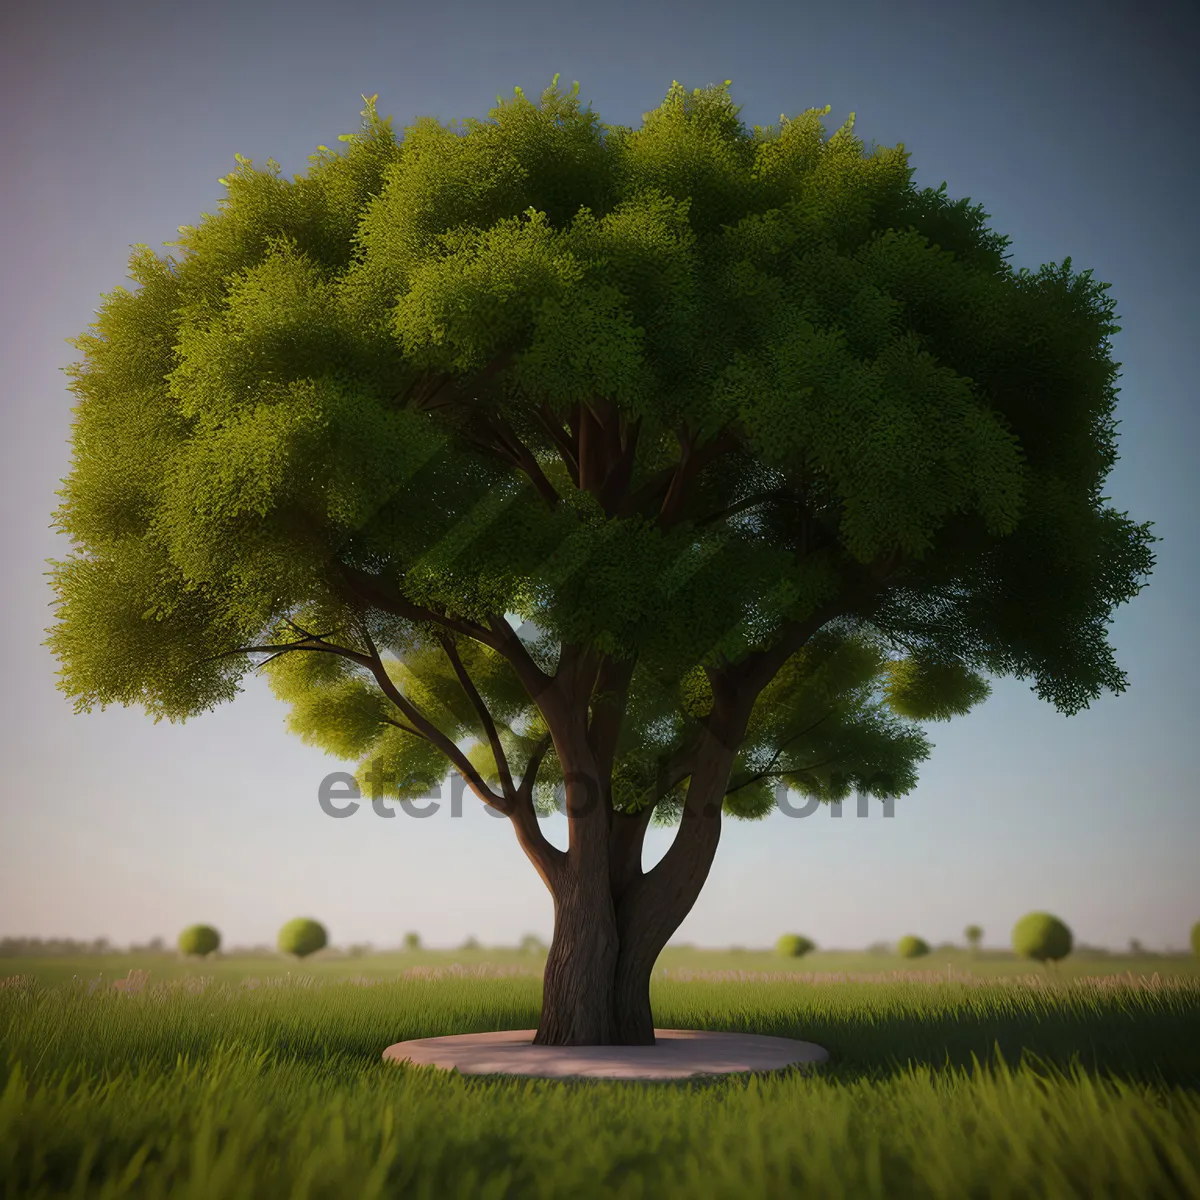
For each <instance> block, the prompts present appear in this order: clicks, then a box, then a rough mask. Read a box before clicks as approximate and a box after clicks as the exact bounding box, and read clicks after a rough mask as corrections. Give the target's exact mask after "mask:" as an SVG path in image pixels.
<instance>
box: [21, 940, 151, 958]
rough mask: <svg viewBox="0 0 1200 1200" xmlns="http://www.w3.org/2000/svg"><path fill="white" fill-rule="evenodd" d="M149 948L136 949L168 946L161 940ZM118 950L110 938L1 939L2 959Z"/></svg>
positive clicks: (113, 951)
mask: <svg viewBox="0 0 1200 1200" xmlns="http://www.w3.org/2000/svg"><path fill="white" fill-rule="evenodd" d="M156 941H157V945H155V944H154V943H153V942H152V943H151V944H150V945H149V946H145V947H143V946H138V947H136V949H138V950H142V949H146V950H150V949H158V950H165V949H166V944H165V943H164V942H163V940H162V939H161V938H158V939H156ZM116 953H118V949H117V947H116V946H114V945H113V944H112V942H110V941H109V940H108V938H96V939H95V940H94V941H90V942H79V941H76V940H75V939H74V938H15V937H6V938H0V957H3V958H33V957H35V956H38V955H47V956H49V955H59V954H116Z"/></svg>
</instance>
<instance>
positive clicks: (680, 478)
mask: <svg viewBox="0 0 1200 1200" xmlns="http://www.w3.org/2000/svg"><path fill="white" fill-rule="evenodd" d="M556 84H557V77H555V84H552V85H551V87H550V89H548V90H547V91H546V93H545V94H544V95H543V96H542V99H541V103H540V104H537V105H535V104H533V103H531V102H529V101H527V100H526V99H525V98H524V96H522V95H521V93H520V90H519V89H517V93H516V96H515V98H514V99H513V100H512V101H510V102H507V103H505V102H503V101H501V100H500V99H499V98H498V101H497V102H498V107H497V108H495V109H493V110H492V112H491V113H490V117H491V120H490V121H487V122H479V121H469V122H467V127H466V128H465V129H464V130H458V129H456V128H453V127H451V128H446V127H444V126H442V125H440V124H439V123H437V122H436V121H433V120H431V119H422V120H419V121H417V122H416V124H414V125H412V126H411V127H409V128H408V129H407V130H406V131H405V134H404V137H403V138H402V139H401V141H400V142H399V143H398V142H397V140H396V138H395V136H394V134H393V132H392V130H391V127H390V118H388V119H387V120H382V119H380V118H379V117H378V116H377V114H376V112H375V108H374V103H373V100H371V101H368V102H367V108H366V109H365V110H364V114H363V115H364V118H365V120H364V124H363V127H362V128H361V129H360V131H359V132H358V133H357V134H355V135H346V136H345V137H344V138H343V140H345V141H348V142H349V146H348V148H347V150H346V152H345V153H344V154H338V153H333V152H330V151H329V150H328V148H326V147H320V151H321V153H320V154H318V155H316V156H314V158H313V160H312V167H311V170H310V171H309V173H308V175H307V177H297V178H296V179H295V180H294V181H293V182H290V183H289V182H288V181H286V180H284V179H282V178H280V177H279V167H278V164H276V163H274V162H273V161H271V160H269V161H268V170H267V171H265V172H264V171H256V170H254V169H253V168H252V166H251V164H250V163H249V162H248V161H247V160H244V159H241V157H240V156H239V167H238V169H237V170H235V171H234V172H233V173H232V174H231V175H230V176H229V178H228V179H226V180H222V183H223V184H225V186H226V187H227V189H228V192H229V194H228V197H227V198H225V199H223V200H222V201H221V205H222V211H221V212H220V213H219V214H218V215H216V216H212V215H209V214H205V219H204V221H203V222H202V224H200V225H199V226H196V227H189V226H184V227H181V230H180V232H181V234H182V235H183V236H182V239H181V241H179V242H176V243H169V244H170V245H177V246H180V247H182V248H183V253H182V255H181V258H180V260H179V261H175V260H174V259H171V258H168V259H166V260H160V259H159V258H158V257H157V256H156V255H155V254H154V253H153V252H152V251H151V250H150V248H149V247H147V246H140V245H139V246H138V247H136V248H135V252H134V254H133V256H132V258H131V275H132V277H133V278H134V279H135V280H136V281H137V282H138V283H140V285H141V287H140V289H139V290H138V291H137V292H136V293H130V292H128V291H127V290H125V289H123V288H118V289H116V290H115V291H114V292H113V293H112V294H110V295H108V296H107V297H106V298H105V302H104V305H103V307H102V308H101V310H99V319H98V321H97V322H96V323H95V328H96V329H97V330H98V332H97V335H96V336H84V337H81V338H78V339H74V340H73V344H74V345H76V346H77V347H79V348H80V349H81V350H82V351H83V352H84V353H85V354H86V358H87V362H86V363H85V364H74V365H73V366H72V367H71V368H68V370H69V371H71V372H72V374H73V376H74V382H73V383H72V384H71V388H72V390H73V391H74V392H75V393H76V395H77V396H78V397H79V404H78V407H77V409H76V419H75V427H74V450H75V460H74V465H73V469H72V472H71V475H70V477H69V478H68V479H67V481H66V483H65V490H64V492H63V504H62V507H61V509H60V510H59V515H58V521H59V524H60V527H61V529H63V530H64V531H65V532H66V533H67V534H69V535H70V537H71V539H72V541H73V545H74V549H73V552H72V554H71V555H70V557H68V558H67V559H66V560H65V561H63V562H60V563H56V564H55V565H54V583H55V587H56V589H57V593H58V596H59V601H60V603H59V607H58V613H57V623H56V624H55V626H54V627H53V629H52V630H51V631H50V639H51V645H52V646H53V648H54V650H55V652H56V654H57V655H58V657H59V659H60V661H61V663H62V665H63V671H62V686H63V688H64V689H65V691H66V692H67V693H68V694H69V695H71V696H73V697H74V698H75V700H76V705H77V709H80V710H86V709H88V708H90V707H91V706H93V705H95V704H100V705H104V704H108V703H120V704H126V705H130V704H136V705H141V706H143V707H144V708H145V709H146V710H147V711H148V712H149V713H150V714H152V715H153V716H154V717H155V718H156V719H157V718H162V717H166V718H168V719H170V720H181V719H184V718H186V717H189V716H191V715H193V714H196V713H199V712H201V711H203V710H206V709H209V708H211V707H212V706H214V705H216V704H217V703H219V702H221V701H224V700H228V699H231V698H232V697H233V696H234V695H235V694H236V693H237V692H238V690H239V681H240V680H241V679H242V678H243V676H244V674H245V672H246V671H247V670H248V669H253V668H255V667H265V670H266V671H267V672H268V673H269V676H270V682H271V685H272V687H273V688H274V689H275V691H276V693H277V694H278V695H279V696H280V697H281V698H282V699H283V700H285V701H286V702H287V703H289V704H290V705H291V718H290V719H291V723H292V726H293V728H294V729H295V730H296V731H297V732H298V733H299V734H300V735H301V736H303V737H304V738H306V739H308V740H309V741H312V742H315V743H317V744H319V745H321V746H323V747H324V748H326V749H327V750H328V751H330V752H331V753H332V754H334V755H337V756H340V757H342V758H345V759H351V760H354V761H356V762H358V764H359V772H360V775H359V777H360V779H363V780H365V781H368V782H369V783H370V784H371V785H372V786H375V787H377V788H378V789H379V790H381V791H383V792H385V793H387V794H391V795H394V796H400V797H416V796H420V795H422V794H426V793H427V790H428V789H429V788H430V787H431V786H432V785H434V784H435V783H436V782H438V781H439V780H441V779H442V778H443V777H444V775H445V772H446V767H447V761H448V762H449V764H450V765H451V767H452V768H453V769H456V770H457V771H459V772H461V774H462V775H463V777H464V778H465V780H466V781H467V784H468V785H469V786H470V788H471V790H472V791H473V792H474V793H475V794H476V795H477V796H478V797H479V798H480V799H481V800H483V801H485V802H486V803H488V804H489V805H491V806H492V807H493V808H494V809H497V810H499V811H500V812H502V813H504V814H506V815H507V817H508V819H509V820H510V822H511V824H512V828H513V830H514V832H515V835H516V839H517V841H518V843H519V844H520V846H521V848H522V849H523V850H524V852H525V854H526V855H527V856H528V858H529V859H530V861H531V862H532V864H533V866H534V868H535V869H536V870H537V871H538V873H539V874H540V876H541V878H542V879H543V880H544V882H545V884H546V886H547V887H548V888H549V890H550V892H551V894H552V896H553V899H554V911H555V932H554V939H553V943H552V945H551V948H550V951H549V955H548V959H547V965H546V975H545V991H544V1002H543V1012H542V1017H541V1024H540V1028H539V1031H538V1040H539V1042H541V1043H548V1044H587V1043H610V1042H617V1043H633V1044H643V1043H649V1042H652V1041H653V1020H652V1016H651V1010H650V1002H649V979H650V973H651V969H652V966H653V963H654V961H655V959H656V957H657V955H658V954H659V952H660V951H661V949H662V947H663V946H664V945H665V943H666V942H667V940H668V938H669V937H670V936H671V934H672V933H673V932H674V930H675V929H676V928H678V926H679V924H680V922H681V921H682V920H683V919H684V917H685V916H686V914H687V913H688V911H689V910H690V909H691V907H692V905H693V904H694V902H695V900H696V898H697V896H698V894H699V892H700V890H701V887H702V886H703V884H704V881H705V878H706V876H707V874H708V871H709V867H710V864H711V863H712V861H713V855H714V853H715V851H716V848H717V843H718V839H719V836H720V831H721V827H722V818H723V816H724V815H726V814H728V815H732V816H737V817H749V818H753V817H761V816H763V815H765V814H766V813H767V812H768V811H769V810H770V809H771V806H772V795H773V789H774V788H776V787H777V786H779V785H781V784H785V785H788V786H790V787H793V788H797V789H799V790H801V791H802V792H805V793H807V794H809V795H810V796H816V797H818V798H821V799H826V800H829V799H835V798H837V799H840V798H842V797H844V796H846V795H848V794H849V793H850V791H851V790H858V791H859V792H866V793H870V794H875V795H880V796H896V795H901V794H904V793H906V792H908V791H910V790H911V789H912V787H913V786H914V785H915V782H916V765H917V763H918V762H919V761H920V760H921V759H923V758H924V757H926V756H927V754H928V752H929V746H928V743H927V742H926V741H925V739H924V737H923V734H922V733H921V730H920V728H919V726H918V725H916V724H914V722H917V721H923V720H929V719H945V718H948V717H950V716H951V715H953V714H955V713H961V712H965V711H967V709H968V708H970V706H971V705H972V704H974V703H977V702H978V701H979V700H981V699H982V698H983V697H984V696H986V694H987V692H988V686H987V684H986V683H985V681H984V676H983V673H992V674H996V675H1013V676H1017V677H1022V678H1030V677H1032V678H1033V679H1034V680H1035V686H1036V690H1037V692H1038V694H1039V695H1040V696H1041V697H1043V698H1044V699H1046V700H1049V701H1050V702H1052V703H1053V704H1054V705H1055V706H1056V707H1057V708H1058V709H1059V710H1060V711H1062V712H1064V713H1074V712H1076V711H1078V710H1079V709H1081V708H1086V707H1087V704H1088V701H1089V700H1090V699H1092V698H1094V697H1097V696H1098V695H1100V693H1101V692H1102V691H1103V690H1104V689H1106V688H1107V689H1109V690H1112V691H1118V692H1119V691H1122V690H1123V689H1124V685H1125V678H1124V675H1123V674H1122V672H1121V671H1120V670H1119V669H1118V667H1117V666H1116V664H1115V662H1114V659H1113V655H1112V651H1111V649H1110V647H1109V645H1108V644H1107V641H1106V636H1105V625H1106V623H1107V622H1108V620H1109V619H1110V616H1111V611H1112V609H1113V607H1114V606H1116V605H1118V604H1120V603H1122V602H1124V601H1126V600H1127V599H1128V598H1129V597H1131V596H1133V595H1134V594H1136V592H1137V591H1138V590H1139V587H1140V586H1141V585H1140V583H1139V580H1140V577H1142V576H1144V575H1145V574H1147V573H1148V572H1149V570H1150V569H1151V567H1152V565H1153V555H1152V553H1151V552H1150V549H1149V547H1150V544H1151V543H1152V542H1154V541H1155V540H1156V539H1155V538H1154V537H1153V536H1152V535H1151V534H1150V532H1149V525H1148V524H1146V525H1136V524H1134V523H1132V522H1131V521H1130V520H1129V519H1127V516H1126V514H1124V513H1119V512H1116V511H1114V510H1113V509H1112V508H1111V507H1105V505H1104V501H1105V499H1106V497H1104V496H1102V495H1101V494H1100V492H1101V488H1102V486H1103V481H1104V479H1105V476H1106V474H1107V472H1108V471H1109V469H1110V468H1111V466H1112V464H1113V463H1114V462H1115V460H1116V454H1115V450H1114V426H1115V422H1114V420H1113V416H1112V413H1113V407H1114V403H1115V388H1114V380H1115V378H1116V368H1115V364H1114V363H1113V362H1112V361H1111V359H1110V357H1109V342H1108V337H1109V335H1110V334H1111V333H1112V332H1113V331H1114V330H1115V329H1116V328H1117V326H1115V325H1114V324H1113V323H1112V319H1111V318H1112V302H1111V301H1110V300H1108V299H1106V298H1105V296H1104V294H1103V293H1104V290H1105V287H1106V286H1107V285H1104V284H1098V283H1093V282H1092V281H1091V280H1090V276H1089V273H1087V272H1085V273H1084V274H1082V275H1076V274H1072V273H1071V271H1070V260H1067V261H1066V262H1064V264H1063V265H1062V266H1061V267H1054V266H1051V267H1043V268H1042V269H1041V270H1040V271H1038V272H1037V273H1033V274H1031V273H1030V272H1028V271H1026V270H1022V271H1020V272H1019V273H1017V272H1014V271H1013V270H1011V269H1010V267H1009V266H1008V265H1007V263H1006V261H1005V260H1006V256H1005V255H1004V253H1003V250H1004V247H1005V246H1006V245H1007V239H1006V238H1003V237H1000V236H998V235H996V234H995V233H993V232H991V231H989V230H988V229H987V228H986V226H985V223H984V222H985V220H986V217H987V214H986V213H984V212H982V211H981V209H980V208H978V207H974V208H973V207H970V206H969V205H968V204H967V202H966V201H960V202H953V203H952V202H951V201H949V200H948V199H947V198H946V195H945V185H943V187H942V188H940V189H938V190H929V189H926V190H918V189H917V188H916V187H915V186H914V185H913V184H912V182H911V174H912V173H911V171H910V169H909V167H908V164H907V158H906V155H905V152H904V149H903V147H902V146H898V147H896V148H894V149H887V148H878V149H873V150H872V151H871V152H869V153H867V152H864V150H863V147H862V144H861V142H859V141H858V140H856V139H855V138H854V137H853V136H852V133H851V126H850V125H849V124H848V125H847V126H846V127H844V128H842V129H840V130H839V131H838V132H837V133H835V134H834V135H833V136H831V137H826V133H825V130H824V129H823V127H822V124H821V120H820V118H821V117H822V116H823V115H824V114H823V113H822V112H821V111H819V110H810V111H808V112H806V113H804V114H803V115H802V116H801V117H799V118H797V119H795V120H787V119H781V124H780V126H779V127H778V128H776V127H771V128H768V129H760V128H757V127H756V128H755V129H754V130H753V131H747V130H746V129H745V127H744V126H743V125H742V124H741V123H740V121H739V119H738V111H739V110H738V109H737V108H736V107H734V106H733V104H732V103H731V100H730V97H729V95H728V93H727V90H726V88H727V84H726V85H725V86H722V87H716V88H709V89H706V90H696V91H694V92H692V93H690V94H689V93H687V92H686V91H685V90H684V89H683V88H681V87H680V86H679V85H678V84H673V85H672V87H671V89H670V91H669V93H668V94H667V97H666V100H665V102H664V103H663V105H662V106H661V107H660V108H658V109H657V110H656V111H654V112H651V113H647V114H646V115H645V117H644V120H643V124H642V127H641V128H640V129H636V130H633V129H628V128H620V127H607V126H604V125H601V124H599V123H598V122H597V120H596V118H595V116H594V115H593V114H592V113H591V111H590V110H580V108H579V105H578V103H577V92H578V88H577V87H576V88H575V89H573V90H572V91H571V92H570V93H569V94H562V93H560V92H559V91H558V90H557V88H556V86H555V85H556ZM825 111H826V112H827V111H828V110H825ZM1019 168H1020V164H1019V163H1016V164H1014V169H1019ZM518 618H519V619H523V620H524V621H527V622H529V624H528V625H527V626H522V627H521V631H518V629H517V628H515V627H514V626H515V625H519V624H520V620H518ZM530 629H532V630H534V633H533V634H530V633H529V632H528V630H530ZM464 746H465V747H466V748H465V749H464V748H463V747H464ZM555 785H559V786H560V787H561V788H562V795H563V797H564V803H565V810H566V813H567V825H568V838H569V844H568V848H567V849H566V850H562V849H559V848H557V847H556V846H554V845H552V844H551V843H550V842H549V841H548V840H547V839H546V837H545V836H544V835H543V833H542V830H541V827H540V825H539V821H538V816H539V814H540V813H542V812H544V811H546V809H547V807H548V806H549V805H550V804H551V803H553V798H552V790H553V788H554V787H555ZM652 820H659V821H667V822H671V823H674V824H675V825H676V827H677V832H676V834H675V836H674V839H673V842H672V844H671V847H670V849H669V850H668V851H667V853H666V855H665V856H664V857H663V858H662V860H661V861H660V862H659V863H658V864H657V865H656V866H655V867H654V868H653V869H651V870H648V871H647V870H644V869H643V865H642V848H643V839H644V835H645V832H646V829H647V826H648V825H649V823H650V822H651V821H652Z"/></svg>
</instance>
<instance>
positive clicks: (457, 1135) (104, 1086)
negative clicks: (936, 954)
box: [0, 955, 1200, 1200]
mask: <svg viewBox="0 0 1200 1200" xmlns="http://www.w3.org/2000/svg"><path fill="white" fill-rule="evenodd" d="M456 957H459V958H460V959H461V958H462V955H457V956H456ZM493 957H494V955H493ZM10 961H11V960H10ZM232 961H234V960H224V962H221V963H215V964H211V968H212V969H210V967H209V965H207V964H206V966H205V968H204V969H205V973H206V974H208V975H210V976H215V975H216V974H217V971H216V970H215V968H216V967H222V968H224V967H225V966H226V965H227V964H229V963H230V962H232ZM327 961H328V960H327ZM361 961H362V962H364V963H365V962H367V961H369V960H361ZM805 961H806V962H807V961H808V960H805ZM359 965H360V962H359V960H350V961H349V963H347V962H346V961H343V962H342V963H341V967H340V970H341V974H342V975H343V976H345V975H346V974H348V973H351V972H353V973H360V972H358V967H359ZM680 969H683V968H680ZM361 974H363V975H364V982H366V980H365V976H366V973H365V972H361ZM194 976H195V972H194V970H193V978H191V979H178V980H175V981H173V982H161V983H157V984H156V983H155V982H154V978H155V976H151V980H150V984H149V986H147V987H145V988H143V990H141V991H140V992H135V993H133V994H130V993H129V992H121V991H117V990H115V989H113V988H111V987H105V986H100V985H95V986H94V985H93V984H92V983H90V982H88V981H85V980H80V981H79V982H77V983H74V984H65V985H63V984H60V985H57V986H53V987H45V986H43V985H42V984H40V983H27V984H22V985H18V986H9V987H7V988H3V989H0V1030H2V1038H3V1056H2V1057H3V1062H2V1064H0V1069H2V1070H3V1077H2V1082H0V1195H3V1196H5V1197H18V1196H19V1197H22V1198H25V1197H46V1196H64V1197H65V1196H96V1197H117V1196H139V1197H141V1196H146V1197H150V1196H164V1197H165V1196H171V1197H197V1198H199V1197H204V1198H205V1200H209V1198H213V1197H240V1196H246V1197H262V1196H287V1197H339V1198H340V1197H358V1196H390V1195H405V1196H418V1197H429V1198H430V1200H434V1198H437V1200H442V1198H443V1197H445V1198H449V1197H559V1196H562V1197H592V1196H618V1197H624V1198H628V1200H634V1198H639V1200H640V1198H642V1197H647V1198H648V1197H651V1196H653V1197H656V1198H657V1197H676V1196H679V1197H683V1196H687V1197H709V1196H711V1197H739V1198H740V1197H746V1196H792V1195H797V1194H801V1195H809V1196H846V1197H874V1196H888V1197H893V1196H936V1197H954V1198H955V1200H958V1198H961V1197H983V1196H988V1197H990V1196H1011V1197H1034V1196H1052V1197H1058V1196H1080V1197H1093V1196H1113V1197H1117V1196H1120V1197H1128V1196H1138V1197H1151V1196H1200V1037H1198V1036H1197V1034H1198V1033H1200V984H1198V983H1197V982H1196V981H1194V980H1189V979H1186V978H1185V979H1180V980H1177V981H1167V982H1163V981H1161V980H1160V981H1159V982H1158V983H1155V984H1153V985H1149V986H1146V985H1143V986H1134V985H1131V984H1129V983H1128V982H1127V983H1125V984H1119V983H1118V984H1116V985H1115V986H1099V985H1096V984H1088V983H1085V982H1079V981H1075V982H1071V981H1067V980H1061V979H1060V980H1058V981H1051V982H1049V983H1048V984H1040V985H1037V986H1030V985H1028V984H1023V983H1021V982H1019V981H1012V980H1009V981H986V980H983V981H980V980H978V979H976V980H975V981H973V982H945V981H943V982H938V983H935V984H932V985H931V983H930V982H921V983H918V982H906V981H893V982H889V983H856V982H842V983H832V982H825V983H806V982H801V981H798V980H790V981H780V980H775V981H763V980H748V979H747V980H741V981H737V980H729V981H723V982H712V981H696V980H691V981H684V980H680V979H678V978H672V977H670V976H660V978H659V979H658V980H657V981H656V983H655V986H654V1004H655V1013H656V1017H657V1020H658V1023H659V1024H660V1025H664V1026H675V1027H685V1028H712V1029H743V1030H748V1031H754V1032H761V1033H773V1034H780V1035H785V1036H793V1037H802V1038H805V1039H808V1040H812V1041H816V1042H819V1043H821V1044H822V1045H824V1046H827V1047H828V1048H829V1049H830V1051H831V1055H832V1058H831V1062H830V1063H829V1064H828V1065H827V1066H825V1067H822V1068H820V1069H819V1070H818V1071H816V1072H815V1073H811V1074H805V1073H804V1072H801V1071H792V1072H787V1073H783V1074H778V1075H766V1076H759V1077H747V1076H741V1077H732V1078H727V1079H722V1080H717V1081H703V1082H700V1081H693V1082H681V1083H675V1084H653V1085H651V1084H637V1083H616V1082H612V1083H609V1082H601V1081H578V1082H571V1081H567V1082H554V1081H540V1080H514V1079H497V1078H491V1079H482V1078H472V1077H461V1076H457V1075H453V1074H446V1073H443V1072H438V1071H435V1070H429V1069H418V1068H410V1067H401V1066H395V1065H392V1064H387V1063H384V1062H382V1061H381V1059H380V1053H381V1051H382V1050H383V1048H384V1047H385V1046H387V1045H388V1044H389V1043H391V1042H394V1041H399V1040H402V1039H405V1038H411V1037H420V1036H430V1035H435V1034H446V1033H461V1032H472V1031H479V1030H487V1029H504V1028H528V1027H530V1026H532V1025H534V1024H535V1023H536V1019H537V1012H538V1005H539V999H540V983H539V980H538V978H537V976H536V975H525V976H520V975H517V976H511V977H507V978H486V977H482V976H475V977H472V976H470V975H463V974H460V975H458V976H454V975H449V976H447V977H443V978H440V979H438V978H426V979H421V978H415V977H411V976H410V977H407V978H402V979H396V978H395V977H394V972H393V978H391V979H384V980H382V981H378V982H375V983H373V984H372V985H371V986H364V985H363V983H358V984H356V983H353V982H349V981H347V980H345V979H344V978H343V979H341V980H339V979H337V978H336V977H335V975H334V973H333V972H332V968H331V967H330V968H327V974H326V976H325V977H316V976H315V975H314V976H313V977H310V978H307V979H305V978H297V977H295V976H293V978H292V979H290V980H289V979H287V978H286V977H285V978H279V977H276V978H274V979H272V978H269V977H262V978H261V979H260V980H256V981H249V980H243V981H242V982H240V983H239V982H236V981H232V980H231V981H229V982H224V983H221V982H214V983H210V984H206V983H205V982H204V981H203V980H201V979H198V978H195V977H194ZM933 978H934V977H933V976H929V977H928V979H929V980H932V979H933Z"/></svg>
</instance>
